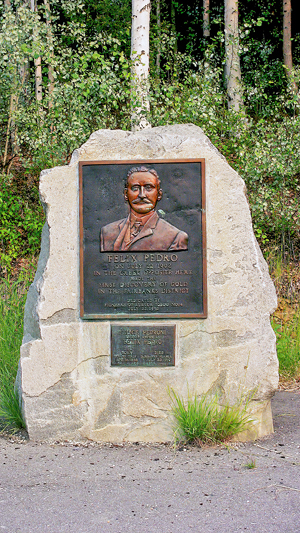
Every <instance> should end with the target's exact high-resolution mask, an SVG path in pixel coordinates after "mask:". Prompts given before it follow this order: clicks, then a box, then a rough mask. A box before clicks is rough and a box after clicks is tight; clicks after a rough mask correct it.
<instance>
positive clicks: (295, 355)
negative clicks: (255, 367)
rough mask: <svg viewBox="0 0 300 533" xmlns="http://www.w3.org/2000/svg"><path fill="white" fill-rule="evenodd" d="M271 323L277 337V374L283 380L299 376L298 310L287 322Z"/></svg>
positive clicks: (299, 336) (299, 335) (299, 327)
mask: <svg viewBox="0 0 300 533" xmlns="http://www.w3.org/2000/svg"><path fill="white" fill-rule="evenodd" d="M272 325H273V328H274V331H275V333H276V337H277V355H278V360H279V374H280V377H281V378H283V379H284V380H290V379H299V378H300V312H299V311H298V312H297V313H295V314H294V316H293V317H292V318H291V319H290V320H289V321H287V322H284V321H281V322H278V321H275V320H274V319H273V321H272Z"/></svg>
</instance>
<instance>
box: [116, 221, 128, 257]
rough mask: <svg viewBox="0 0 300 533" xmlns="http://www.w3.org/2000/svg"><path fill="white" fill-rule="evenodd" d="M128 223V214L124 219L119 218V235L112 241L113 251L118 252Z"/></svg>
mask: <svg viewBox="0 0 300 533" xmlns="http://www.w3.org/2000/svg"><path fill="white" fill-rule="evenodd" d="M128 224H130V221H129V215H128V217H127V218H125V219H124V220H121V222H120V224H119V231H120V233H119V235H118V236H117V238H116V240H115V242H114V251H115V252H118V251H120V250H121V247H122V243H123V239H124V237H125V234H126V231H127V228H128Z"/></svg>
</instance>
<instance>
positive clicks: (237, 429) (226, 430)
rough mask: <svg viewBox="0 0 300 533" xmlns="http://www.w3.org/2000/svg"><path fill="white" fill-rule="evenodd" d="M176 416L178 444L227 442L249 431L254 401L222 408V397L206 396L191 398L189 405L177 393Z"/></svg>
mask: <svg viewBox="0 0 300 533" xmlns="http://www.w3.org/2000/svg"><path fill="white" fill-rule="evenodd" d="M170 396H171V399H172V401H173V406H172V412H173V415H174V418H175V421H176V425H175V428H174V435H175V440H176V441H177V442H178V441H184V442H191V443H195V444H198V445H202V444H215V443H219V442H224V441H226V440H228V439H230V438H231V437H233V436H234V435H237V434H238V433H241V432H242V431H244V430H245V429H247V428H248V427H249V425H250V424H251V419H250V417H249V415H248V414H247V407H248V405H249V401H250V399H251V396H250V397H247V398H241V399H240V400H238V401H237V402H236V403H235V404H233V405H229V404H228V403H227V404H225V405H219V403H218V396H217V395H214V396H212V397H210V396H209V395H208V394H203V395H202V396H201V397H200V398H198V397H197V396H196V395H195V396H194V397H191V396H189V397H188V399H187V401H186V402H185V401H184V400H183V398H181V397H180V396H179V395H178V394H177V393H176V392H175V391H174V390H173V389H172V390H171V391H170Z"/></svg>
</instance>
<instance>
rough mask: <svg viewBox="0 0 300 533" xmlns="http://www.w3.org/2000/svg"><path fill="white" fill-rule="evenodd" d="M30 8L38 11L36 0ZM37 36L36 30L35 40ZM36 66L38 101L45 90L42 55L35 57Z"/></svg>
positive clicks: (31, 0)
mask: <svg viewBox="0 0 300 533" xmlns="http://www.w3.org/2000/svg"><path fill="white" fill-rule="evenodd" d="M30 8H31V11H34V12H37V3H36V0H30ZM36 37H37V35H36V32H34V35H33V38H34V40H36ZM34 66H35V97H36V100H37V101H38V102H41V101H42V98H43V92H42V86H43V78H42V59H41V56H38V57H36V58H35V60H34Z"/></svg>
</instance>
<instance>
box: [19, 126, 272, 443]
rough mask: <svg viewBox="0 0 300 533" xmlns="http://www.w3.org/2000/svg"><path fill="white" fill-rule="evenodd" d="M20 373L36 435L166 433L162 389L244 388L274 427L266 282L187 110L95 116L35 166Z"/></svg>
mask: <svg viewBox="0 0 300 533" xmlns="http://www.w3.org/2000/svg"><path fill="white" fill-rule="evenodd" d="M40 197H41V201H42V203H43V206H44V209H45V213H46V223H45V226H44V229H43V233H42V246H41V254H40V258H39V263H38V268H37V272H36V276H35V279H34V282H33V284H32V286H31V287H30V289H29V292H28V297H27V302H26V308H25V318H24V338H23V343H22V346H21V358H20V365H19V372H18V377H17V386H18V388H19V393H20V398H21V399H22V408H23V412H24V417H25V420H26V424H27V429H28V432H29V436H30V438H31V439H35V440H44V441H57V440H72V441H82V440H85V439H91V440H94V441H98V442H123V441H129V442H130V441H131V442H135V441H144V442H165V441H169V440H171V439H172V416H171V411H170V398H169V394H168V390H170V389H171V388H173V389H174V390H175V391H176V392H177V393H178V394H180V395H182V396H184V397H187V395H188V392H190V393H192V394H197V395H199V396H200V395H201V394H203V393H206V392H208V393H212V394H214V393H216V392H218V393H219V395H220V401H222V400H223V399H226V400H228V401H231V402H234V401H235V400H236V399H237V398H240V397H241V395H243V394H247V393H249V392H251V391H252V393H253V397H252V400H251V402H250V405H249V413H251V418H252V425H251V427H250V428H249V430H247V432H245V433H244V434H242V435H241V436H240V438H241V439H255V438H258V437H261V436H263V435H266V434H268V433H271V432H272V431H273V425H272V414H271V406H270V400H271V397H272V395H273V394H274V392H275V390H276V388H277V384H278V363H277V357H276V344H275V335H274V333H273V331H272V328H271V325H270V314H271V313H272V312H273V311H274V310H275V308H276V294H275V289H274V286H273V284H272V281H271V279H270V277H269V273H268V267H267V264H266V263H265V261H264V259H263V257H262V254H261V252H260V249H259V247H258V244H257V242H256V239H255V236H254V233H253V229H252V224H251V216H250V210H249V206H248V202H247V197H246V191H245V185H244V182H243V180H242V179H241V178H240V177H239V176H238V174H237V173H236V172H235V171H234V170H232V168H231V167H230V166H229V165H228V163H227V162H226V160H225V159H224V157H223V156H222V155H221V154H220V153H219V152H218V150H217V149H216V148H215V147H214V146H213V145H212V144H211V143H210V141H209V139H208V138H207V137H206V136H205V135H204V133H203V132H202V130H201V129H200V128H198V127H196V126H194V125H191V124H187V125H176V126H166V127H159V128H153V129H151V130H143V131H140V132H136V133H132V132H125V131H110V130H100V131H97V132H96V133H94V134H93V135H92V136H91V137H90V139H89V140H88V141H87V142H86V143H85V144H84V145H83V146H82V147H81V148H79V149H78V150H76V151H75V152H74V153H73V156H72V159H71V162H70V164H69V165H68V166H64V167H57V168H54V169H51V170H45V171H43V172H42V173H41V180H40Z"/></svg>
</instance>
